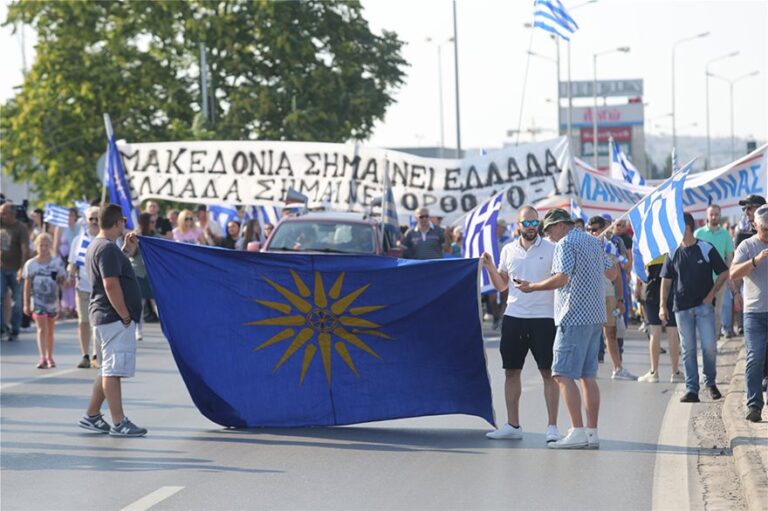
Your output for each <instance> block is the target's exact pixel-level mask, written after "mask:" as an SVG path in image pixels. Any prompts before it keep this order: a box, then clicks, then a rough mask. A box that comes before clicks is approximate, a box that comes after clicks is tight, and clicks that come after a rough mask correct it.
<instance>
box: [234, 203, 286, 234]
mask: <svg viewBox="0 0 768 511" xmlns="http://www.w3.org/2000/svg"><path fill="white" fill-rule="evenodd" d="M243 220H244V221H248V220H256V221H257V222H259V228H260V230H261V233H260V234H261V239H262V241H263V240H264V226H265V225H267V224H272V225H273V226H274V225H277V222H279V221H280V208H278V207H277V206H248V207H247V208H245V215H243Z"/></svg>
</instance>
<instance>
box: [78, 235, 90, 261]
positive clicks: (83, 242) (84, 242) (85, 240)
mask: <svg viewBox="0 0 768 511" xmlns="http://www.w3.org/2000/svg"><path fill="white" fill-rule="evenodd" d="M79 240H80V243H79V245H78V247H77V252H76V253H75V264H76V265H77V266H85V253H86V252H88V245H90V244H91V237H90V236H88V234H87V233H85V232H83V233H82V234H81V235H80V236H79Z"/></svg>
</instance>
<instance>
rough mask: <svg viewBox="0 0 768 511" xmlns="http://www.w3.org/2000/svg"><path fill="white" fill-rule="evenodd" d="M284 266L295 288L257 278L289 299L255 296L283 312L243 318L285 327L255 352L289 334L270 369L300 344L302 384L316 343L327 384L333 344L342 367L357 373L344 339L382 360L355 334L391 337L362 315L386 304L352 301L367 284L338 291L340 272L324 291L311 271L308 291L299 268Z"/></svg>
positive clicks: (255, 323) (252, 322)
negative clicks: (265, 298) (286, 344)
mask: <svg viewBox="0 0 768 511" xmlns="http://www.w3.org/2000/svg"><path fill="white" fill-rule="evenodd" d="M289 271H290V272H291V276H292V277H293V282H294V284H295V285H296V292H293V291H291V290H289V289H286V288H285V287H283V286H281V285H280V284H277V283H276V282H274V281H272V280H270V279H269V278H267V277H262V278H263V279H264V280H265V281H266V282H267V283H268V284H269V285H270V286H272V287H273V288H274V289H275V291H277V292H278V293H280V294H281V295H282V296H283V298H285V299H286V300H287V301H288V303H283V302H274V301H269V300H254V301H255V302H257V303H259V304H261V305H263V306H265V307H269V308H270V309H273V310H276V311H278V312H281V313H282V314H283V315H282V316H276V317H273V318H267V319H260V320H258V321H251V322H248V323H246V325H249V326H285V327H288V328H285V329H284V330H282V331H280V332H278V333H277V334H275V335H274V336H272V337H270V338H269V339H267V340H266V341H264V342H263V343H261V344H259V345H258V346H256V347H255V348H254V351H259V350H262V349H264V348H268V347H269V346H272V345H275V344H278V343H281V342H283V341H287V340H289V339H292V341H291V343H290V344H289V345H288V347H287V348H286V349H285V352H284V353H283V356H282V357H280V360H278V361H277V364H275V367H274V369H272V372H273V373H275V372H276V371H277V370H278V369H279V368H280V366H282V365H283V364H284V363H285V362H286V361H287V360H288V359H289V358H291V357H292V356H293V355H295V354H296V353H297V352H298V351H299V350H301V349H302V348H304V355H303V361H302V364H301V375H300V377H299V382H300V383H304V377H305V376H306V375H307V371H308V370H309V368H310V366H311V365H312V361H313V360H314V358H315V355H316V354H317V351H318V348H319V351H320V357H321V358H322V361H323V367H324V369H325V378H326V380H327V381H328V384H329V385H330V383H331V356H332V351H331V346H333V350H335V351H336V353H337V354H338V355H339V357H341V359H342V360H343V361H344V363H345V364H346V365H347V367H349V369H350V370H351V371H352V372H353V373H354V374H355V376H357V377H358V378H359V377H360V373H359V372H358V370H357V367H356V366H355V362H354V361H353V360H352V355H351V353H350V351H349V348H348V347H347V344H351V345H352V346H354V347H356V348H358V349H360V350H362V351H364V352H365V353H367V354H368V355H370V356H372V357H375V358H377V359H379V360H382V358H381V356H380V355H379V354H378V353H376V352H375V351H374V350H373V348H371V347H370V346H368V344H366V342H365V341H363V339H361V338H360V336H361V335H368V336H374V337H379V338H381V339H392V338H391V337H390V336H388V335H387V334H385V333H384V332H381V331H380V330H377V329H378V328H380V327H381V325H380V324H378V323H374V322H373V321H369V320H367V319H365V318H363V317H361V316H363V315H365V314H369V313H371V312H374V311H377V310H380V309H383V308H385V307H386V306H385V305H368V306H358V307H354V306H353V305H354V303H355V300H357V299H358V298H360V296H361V295H362V294H363V293H364V292H365V290H366V289H368V287H369V286H370V284H366V285H365V286H362V287H360V288H358V289H356V290H354V291H352V292H351V293H349V294H347V295H346V296H341V291H342V286H343V284H344V275H345V274H344V273H341V274H339V276H338V277H337V278H336V281H335V282H334V283H333V286H331V289H330V290H329V291H328V293H327V294H326V292H325V285H324V283H323V278H322V275H320V272H315V281H314V290H310V289H309V287H308V286H307V284H305V283H304V281H303V280H302V279H301V277H300V276H299V274H298V273H296V272H295V271H293V270H289ZM334 341H335V342H334Z"/></svg>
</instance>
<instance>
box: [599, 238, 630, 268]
mask: <svg viewBox="0 0 768 511" xmlns="http://www.w3.org/2000/svg"><path fill="white" fill-rule="evenodd" d="M603 248H604V249H605V252H606V253H608V254H610V255H612V256H613V257H615V258H616V260H617V261H619V263H620V264H627V261H628V259H627V258H626V257H624V256H623V255H621V252H619V247H617V246H616V245H614V244H613V242H612V241H610V240H604V241H603Z"/></svg>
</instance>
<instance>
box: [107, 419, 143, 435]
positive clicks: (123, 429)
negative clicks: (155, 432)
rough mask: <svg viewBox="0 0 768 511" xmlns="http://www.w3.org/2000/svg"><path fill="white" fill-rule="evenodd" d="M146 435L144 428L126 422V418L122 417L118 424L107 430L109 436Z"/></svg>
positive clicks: (128, 421)
mask: <svg viewBox="0 0 768 511" xmlns="http://www.w3.org/2000/svg"><path fill="white" fill-rule="evenodd" d="M146 434H147V430H146V428H140V427H138V426H137V425H136V424H134V423H133V422H131V421H130V420H128V417H123V420H121V421H120V423H119V424H115V425H114V426H112V429H110V430H109V436H144V435H146Z"/></svg>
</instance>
